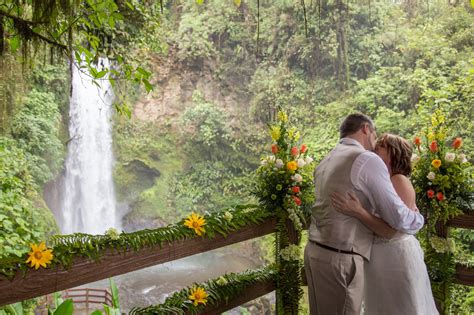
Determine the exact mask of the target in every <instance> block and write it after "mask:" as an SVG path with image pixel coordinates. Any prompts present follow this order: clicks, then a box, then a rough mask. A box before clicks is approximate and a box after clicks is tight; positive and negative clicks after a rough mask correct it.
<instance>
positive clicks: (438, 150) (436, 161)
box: [411, 110, 474, 313]
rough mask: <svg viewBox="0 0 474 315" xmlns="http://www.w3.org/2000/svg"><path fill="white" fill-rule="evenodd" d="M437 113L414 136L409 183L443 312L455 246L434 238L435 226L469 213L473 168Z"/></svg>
mask: <svg viewBox="0 0 474 315" xmlns="http://www.w3.org/2000/svg"><path fill="white" fill-rule="evenodd" d="M449 133H450V131H449V129H448V128H447V126H446V122H445V117H444V115H443V113H442V112H441V111H440V110H436V111H435V112H434V113H433V115H432V116H431V126H429V127H428V128H426V130H424V131H423V132H421V133H420V135H419V136H417V137H415V139H414V141H413V142H414V145H415V146H416V149H417V154H415V155H414V156H413V162H414V169H413V174H412V177H411V179H412V181H413V184H414V186H415V189H416V193H417V205H418V207H419V208H420V211H421V212H422V213H423V214H424V216H425V217H426V221H427V230H426V245H427V246H426V248H425V260H426V264H427V267H428V273H429V275H430V279H431V281H432V284H431V286H432V289H433V294H434V296H435V298H436V299H437V300H438V301H439V302H440V305H441V307H442V311H443V313H446V312H447V311H448V309H449V306H450V301H451V296H452V290H453V286H452V284H453V280H454V275H455V272H456V269H455V267H456V259H455V253H456V246H455V244H454V240H453V239H452V238H449V237H447V238H443V237H439V236H437V235H436V225H437V224H439V223H441V224H445V223H446V222H447V220H449V219H451V218H454V217H456V216H458V215H460V214H463V213H464V211H469V210H472V209H471V207H472V202H473V197H474V196H473V192H474V185H473V174H472V171H470V169H471V170H472V165H471V163H469V161H468V159H467V157H466V155H465V154H464V153H463V152H462V151H461V148H462V144H463V141H462V139H461V138H454V139H453V138H449Z"/></svg>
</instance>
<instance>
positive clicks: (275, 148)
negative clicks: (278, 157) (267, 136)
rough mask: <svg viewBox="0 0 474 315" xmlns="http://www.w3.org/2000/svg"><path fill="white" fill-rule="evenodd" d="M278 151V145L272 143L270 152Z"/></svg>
mask: <svg viewBox="0 0 474 315" xmlns="http://www.w3.org/2000/svg"><path fill="white" fill-rule="evenodd" d="M277 152H278V146H277V145H276V144H272V153H273V154H276V153H277Z"/></svg>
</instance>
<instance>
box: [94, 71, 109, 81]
mask: <svg viewBox="0 0 474 315" xmlns="http://www.w3.org/2000/svg"><path fill="white" fill-rule="evenodd" d="M106 74H107V70H102V71H100V72H97V73H96V75H95V78H96V79H100V78H103V77H104V76H105V75H106Z"/></svg>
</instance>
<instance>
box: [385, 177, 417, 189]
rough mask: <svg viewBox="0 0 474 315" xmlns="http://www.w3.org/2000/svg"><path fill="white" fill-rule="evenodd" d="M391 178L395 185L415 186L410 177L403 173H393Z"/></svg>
mask: <svg viewBox="0 0 474 315" xmlns="http://www.w3.org/2000/svg"><path fill="white" fill-rule="evenodd" d="M390 180H391V181H392V184H393V186H395V187H397V186H398V187H413V185H412V184H411V181H410V179H409V178H408V177H406V176H405V175H402V174H396V175H393V176H392V177H391V178H390Z"/></svg>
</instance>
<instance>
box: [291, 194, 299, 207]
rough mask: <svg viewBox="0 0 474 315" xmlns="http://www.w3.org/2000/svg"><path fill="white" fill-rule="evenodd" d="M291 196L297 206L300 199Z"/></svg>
mask: <svg viewBox="0 0 474 315" xmlns="http://www.w3.org/2000/svg"><path fill="white" fill-rule="evenodd" d="M292 197H293V200H294V201H295V203H296V205H297V206H299V205H301V199H300V198H298V197H296V196H292Z"/></svg>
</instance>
